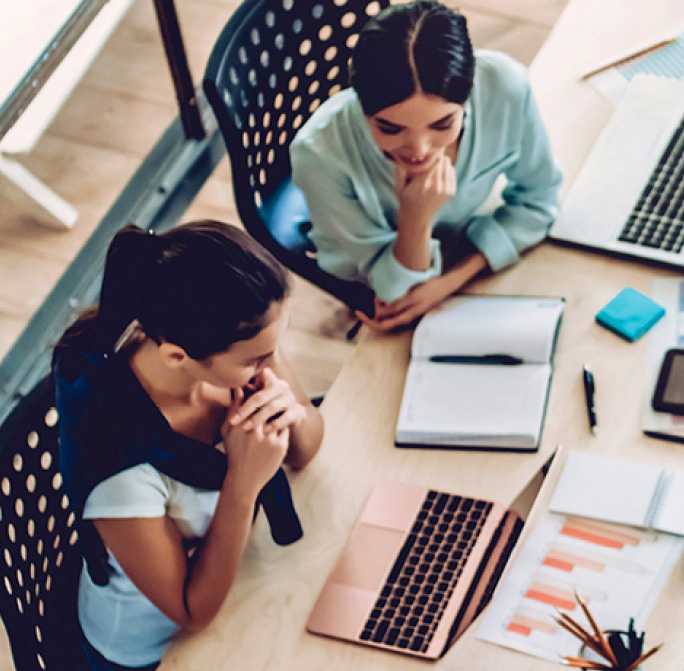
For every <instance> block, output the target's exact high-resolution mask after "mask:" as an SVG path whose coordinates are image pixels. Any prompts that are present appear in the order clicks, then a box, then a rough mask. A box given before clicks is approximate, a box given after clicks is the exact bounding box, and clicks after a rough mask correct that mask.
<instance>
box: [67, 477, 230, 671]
mask: <svg viewBox="0 0 684 671" xmlns="http://www.w3.org/2000/svg"><path fill="white" fill-rule="evenodd" d="M218 496H219V494H218V492H216V491H208V490H205V489H197V488H195V487H190V486H188V485H185V484H183V483H182V482H178V480H174V479H173V478H170V477H169V476H167V475H164V474H163V473H160V472H159V471H158V470H157V469H156V468H154V466H152V465H151V464H148V463H145V464H140V465H138V466H134V467H133V468H129V469H127V470H125V471H121V472H120V473H117V474H116V475H114V476H112V477H111V478H108V479H107V480H103V481H102V482H100V483H99V484H98V485H97V486H96V487H95V488H94V489H93V491H92V492H91V493H90V495H89V496H88V498H87V499H86V503H85V508H84V511H83V519H98V518H128V517H150V518H152V517H163V516H165V515H168V516H169V517H171V518H172V519H173V520H174V521H175V522H176V524H177V526H178V529H179V530H180V532H181V534H182V535H183V537H184V538H201V537H203V536H204V534H205V533H206V531H207V527H208V526H209V522H210V521H211V518H212V516H213V514H214V510H215V508H216V504H217V501H218ZM109 562H110V564H111V565H112V566H113V568H114V573H113V574H112V575H110V577H109V583H108V584H107V585H104V586H100V585H96V584H95V583H94V582H93V581H92V580H91V578H90V575H89V574H88V571H87V569H86V567H85V566H84V567H83V570H82V571H81V579H80V585H79V592H78V614H79V621H80V623H81V627H82V628H83V632H84V633H85V635H86V637H87V639H88V640H89V641H90V643H91V645H93V647H95V648H96V649H97V650H98V651H99V652H100V653H101V654H102V655H104V657H106V658H107V659H108V660H110V661H112V662H115V663H116V664H121V665H123V666H145V665H147V664H152V663H154V662H156V661H158V660H159V659H160V658H161V656H162V654H163V653H164V651H165V650H166V647H167V645H168V644H169V641H170V639H171V637H172V636H173V635H174V634H175V633H176V631H178V625H177V624H175V623H174V622H173V621H172V620H170V619H169V618H168V617H166V615H164V614H163V613H162V612H161V611H160V610H159V609H158V608H157V607H156V606H154V605H153V604H152V603H151V602H150V601H149V600H148V599H147V597H145V596H144V595H143V594H142V593H141V592H140V590H138V588H137V587H136V586H135V585H134V584H133V583H132V582H131V581H130V580H129V579H128V577H127V576H126V574H125V573H124V572H123V571H122V569H121V567H120V566H119V564H118V563H117V561H116V559H114V557H113V555H112V554H111V553H109Z"/></svg>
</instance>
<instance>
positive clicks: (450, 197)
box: [290, 0, 561, 331]
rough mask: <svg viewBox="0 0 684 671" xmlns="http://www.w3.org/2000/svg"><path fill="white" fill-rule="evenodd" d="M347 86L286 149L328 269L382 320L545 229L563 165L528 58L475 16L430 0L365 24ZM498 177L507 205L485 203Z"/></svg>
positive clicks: (392, 324) (457, 284) (499, 263)
mask: <svg viewBox="0 0 684 671" xmlns="http://www.w3.org/2000/svg"><path fill="white" fill-rule="evenodd" d="M350 83H351V88H349V89H346V90H345V91H341V92H340V93H337V94H336V95H334V96H332V97H331V98H330V99H329V100H327V101H326V102H325V103H323V105H321V106H320V107H319V108H318V109H317V110H316V111H315V113H314V114H313V115H312V116H311V118H310V119H309V120H308V121H307V123H306V124H305V125H304V126H303V127H302V128H301V129H300V131H299V133H298V134H297V136H296V137H295V139H294V141H293V142H292V145H291V147H290V156H291V159H292V178H293V181H294V183H295V184H296V185H297V186H299V187H300V188H301V189H302V191H303V192H304V195H305V197H306V201H307V204H308V206H309V215H310V218H311V223H312V226H313V227H312V230H311V233H310V235H311V238H312V241H313V243H314V244H315V246H316V250H317V257H316V259H317V262H318V263H319V264H320V265H321V267H322V268H324V269H325V270H327V271H328V272H331V273H333V274H334V275H337V276H339V277H342V278H345V279H353V280H361V281H364V282H366V283H367V284H368V285H369V286H370V287H371V288H372V289H373V290H374V291H375V294H376V305H375V308H376V309H375V318H374V319H369V318H368V317H367V316H366V315H364V314H361V313H360V314H359V315H358V316H359V319H361V320H362V321H363V322H364V323H366V324H367V325H368V326H370V327H371V328H373V329H375V330H377V331H389V330H392V329H394V328H397V327H401V326H405V325H408V324H411V323H412V322H414V321H415V320H416V319H417V318H419V317H420V316H422V315H423V314H424V313H425V312H427V311H428V310H430V309H431V308H433V307H435V306H436V305H438V304H439V303H440V302H442V301H443V300H444V299H445V298H447V297H448V296H449V295H451V294H452V293H454V292H456V291H458V290H460V289H461V288H462V287H463V286H464V285H465V284H467V283H468V282H469V281H470V280H471V279H472V278H473V277H475V276H476V275H478V274H479V273H480V272H482V271H484V270H491V271H497V270H499V269H501V268H503V267H505V266H507V265H509V264H511V263H513V262H515V261H517V260H518V258H519V253H520V252H521V251H522V250H523V249H525V248H526V247H529V246H530V245H533V244H535V243H537V242H539V241H540V240H542V239H543V238H544V237H545V235H546V231H547V229H548V227H549V225H550V224H551V222H552V221H553V219H554V217H555V214H556V206H557V197H556V193H557V190H558V186H559V184H560V179H561V176H560V172H559V170H558V168H557V167H556V165H555V163H554V161H553V157H552V155H551V149H550V146H549V141H548V138H547V135H546V131H545V129H544V126H543V124H542V121H541V119H540V117H539V113H538V111H537V107H536V105H535V102H534V98H533V96H532V92H531V90H530V86H529V82H528V79H527V73H526V71H525V69H524V68H523V67H522V66H521V65H520V64H518V63H516V62H515V61H513V60H512V59H511V58H509V57H508V56H506V55H505V54H501V53H497V52H493V51H484V50H480V51H477V52H475V53H474V52H473V49H472V46H471V43H470V38H469V36H468V29H467V26H466V19H465V17H464V16H463V15H461V14H459V13H458V12H455V11H453V10H451V9H449V8H448V7H446V6H444V5H442V4H440V3H438V2H429V1H427V0H419V1H418V2H410V3H407V4H396V5H392V6H390V7H388V8H387V9H385V10H384V11H382V12H380V13H379V14H378V15H377V16H375V17H373V18H371V19H370V20H369V21H368V23H367V24H366V25H365V26H364V27H363V29H362V30H361V33H360V34H359V38H358V41H357V44H356V46H355V47H354V52H353V54H352V59H351V70H350ZM500 176H503V177H504V178H505V181H506V186H505V188H504V189H503V193H502V197H503V204H502V205H501V206H500V207H498V208H497V209H494V211H493V212H491V211H489V212H484V211H483V209H482V206H483V204H484V203H485V201H486V200H487V199H488V197H489V195H490V193H491V192H492V189H493V187H494V184H495V182H496V181H497V179H498V178H499V177H500Z"/></svg>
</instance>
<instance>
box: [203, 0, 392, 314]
mask: <svg viewBox="0 0 684 671" xmlns="http://www.w3.org/2000/svg"><path fill="white" fill-rule="evenodd" d="M388 4H389V2H388V0H245V2H243V4H242V5H240V7H239V8H238V9H237V10H236V11H235V13H234V14H233V16H232V17H231V19H230V20H229V21H228V23H227V24H226V26H225V28H224V29H223V31H222V33H221V35H220V36H219V38H218V40H217V42H216V45H215V46H214V49H213V51H212V53H211V56H210V57H209V62H208V64H207V68H206V72H205V75H204V82H203V86H204V91H205V93H206V97H207V99H208V100H209V103H210V104H211V106H212V109H213V110H214V113H215V115H216V118H217V120H218V124H219V128H220V130H221V133H222V135H223V138H224V140H225V143H226V148H227V150H228V154H229V156H230V160H231V166H232V172H233V188H234V191H235V201H236V204H237V208H238V212H239V214H240V218H241V219H242V221H243V223H244V225H245V228H246V229H247V231H249V233H250V234H251V235H252V236H253V237H254V238H256V239H257V240H258V241H259V242H260V243H261V244H262V245H263V246H264V247H266V248H267V249H269V250H270V251H271V252H272V253H273V254H274V256H275V257H276V258H278V259H279V260H280V261H281V263H283V265H285V266H286V267H288V268H290V269H291V270H292V271H293V272H295V273H297V274H298V275H301V276H302V277H304V278H305V279H307V280H309V281H310V282H312V283H314V284H316V285H317V286H319V287H321V288H322V289H324V290H325V291H327V292H328V293H330V294H332V295H333V296H336V297H337V298H339V299H340V300H342V301H343V302H344V303H346V304H347V305H349V306H350V307H352V308H354V309H359V310H362V311H364V312H366V313H367V314H369V315H372V314H373V292H372V291H371V290H370V289H369V288H368V287H367V286H366V285H365V284H362V283H360V282H350V281H345V280H341V279H339V278H337V277H334V276H333V275H331V274H329V273H327V272H325V271H323V270H321V269H320V268H319V267H318V265H317V264H316V261H315V256H316V250H315V247H314V246H313V244H312V243H311V240H310V239H309V237H308V236H307V232H308V231H309V230H310V228H311V224H310V223H309V215H308V210H307V207H306V203H305V201H304V197H303V195H302V193H301V191H300V190H299V189H297V188H296V187H295V186H294V185H293V184H292V181H291V179H290V172H291V170H290V159H289V152H288V147H289V145H290V142H291V141H292V138H293V137H294V136H295V134H296V132H297V130H298V129H299V128H300V127H301V126H302V124H303V123H304V122H305V121H306V120H307V119H308V117H309V116H310V115H311V114H312V113H313V112H314V110H315V109H316V108H317V107H318V106H319V105H320V104H321V102H323V101H324V100H325V99H326V98H328V97H329V96H331V95H332V94H334V93H336V92H337V91H338V90H340V89H341V88H343V87H345V86H347V78H348V76H347V66H348V61H349V57H350V55H351V50H352V48H353V46H354V44H355V42H356V39H357V37H358V33H359V31H360V30H361V28H362V27H363V25H364V23H365V22H366V21H367V20H368V17H369V16H370V15H372V14H375V13H377V12H378V11H380V9H381V8H383V7H385V6H387V5H388Z"/></svg>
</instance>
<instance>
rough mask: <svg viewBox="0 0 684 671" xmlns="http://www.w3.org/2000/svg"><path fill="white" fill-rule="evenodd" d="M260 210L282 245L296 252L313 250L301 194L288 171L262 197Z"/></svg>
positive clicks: (268, 226)
mask: <svg viewBox="0 0 684 671" xmlns="http://www.w3.org/2000/svg"><path fill="white" fill-rule="evenodd" d="M259 214H260V215H261V217H262V219H263V221H264V223H265V225H266V228H268V230H269V232H270V234H271V235H272V236H273V238H274V239H275V240H276V241H277V242H278V243H279V244H280V245H281V246H283V247H285V248H286V249H289V250H290V251H292V252H295V253H297V254H304V253H306V252H315V251H316V248H315V247H314V245H313V243H312V242H311V240H310V239H309V236H308V232H309V231H310V230H311V223H310V220H309V209H308V207H307V205H306V201H305V200H304V194H303V193H302V192H301V190H300V189H299V188H298V187H296V186H295V185H294V184H293V183H292V179H291V178H290V176H289V175H288V176H287V177H286V178H285V179H284V180H283V181H282V182H281V183H280V184H279V185H278V186H277V187H276V188H275V189H274V190H273V191H272V192H271V193H270V194H269V195H268V196H267V197H265V198H264V202H263V204H262V206H261V207H260V208H259Z"/></svg>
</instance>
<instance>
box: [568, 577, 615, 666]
mask: <svg viewBox="0 0 684 671" xmlns="http://www.w3.org/2000/svg"><path fill="white" fill-rule="evenodd" d="M575 599H577V603H578V604H579V605H580V608H581V609H582V612H583V613H584V614H585V615H586V618H587V620H589V624H590V625H591V628H592V629H593V630H594V634H595V635H596V638H597V640H598V642H599V645H600V646H601V647H602V648H604V649H605V653H604V655H603V656H604V657H605V658H606V659H607V660H608V661H609V662H610V663H611V664H613V666H615V668H619V667H620V665H619V664H618V661H617V659H616V657H615V654H614V653H613V648H611V647H610V643H608V639H607V638H606V636H605V634H604V633H603V632H602V631H601V628H600V627H599V626H598V624H596V620H595V619H594V618H593V617H592V615H591V613H590V612H589V609H588V608H587V606H586V604H585V603H584V601H582V599H581V598H580V595H579V594H578V593H577V590H575Z"/></svg>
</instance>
